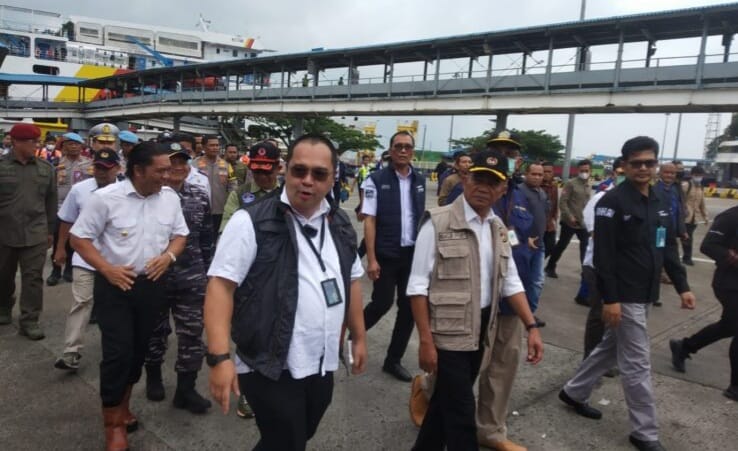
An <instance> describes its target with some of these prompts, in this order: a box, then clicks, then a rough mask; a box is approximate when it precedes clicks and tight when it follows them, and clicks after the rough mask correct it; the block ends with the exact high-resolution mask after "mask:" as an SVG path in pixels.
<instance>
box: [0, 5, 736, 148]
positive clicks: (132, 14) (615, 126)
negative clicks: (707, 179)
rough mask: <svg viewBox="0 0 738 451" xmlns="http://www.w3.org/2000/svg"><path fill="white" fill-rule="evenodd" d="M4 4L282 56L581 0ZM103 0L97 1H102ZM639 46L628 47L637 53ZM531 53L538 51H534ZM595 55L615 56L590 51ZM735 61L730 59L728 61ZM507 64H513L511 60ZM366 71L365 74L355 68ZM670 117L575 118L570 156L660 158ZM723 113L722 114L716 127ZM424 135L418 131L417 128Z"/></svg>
mask: <svg viewBox="0 0 738 451" xmlns="http://www.w3.org/2000/svg"><path fill="white" fill-rule="evenodd" d="M4 3H6V4H10V5H16V6H24V7H28V8H35V9H42V10H47V11H54V12H59V13H62V14H63V15H75V14H76V15H86V16H91V17H101V18H107V19H115V20H121V21H128V22H136V23H141V24H150V25H152V26H154V27H155V26H156V25H161V26H168V27H176V28H183V29H194V28H195V25H196V23H197V21H198V17H199V15H200V14H202V15H203V16H204V17H205V18H206V19H208V20H210V21H211V22H212V28H211V29H212V30H213V31H218V32H223V33H229V34H240V35H243V36H250V37H254V38H256V44H255V46H256V47H259V48H268V49H274V50H277V51H278V52H279V53H289V52H297V51H307V50H310V49H311V48H315V47H324V48H341V47H353V46H362V45H370V44H378V43H391V42H398V41H405V40H415V39H423V38H433V37H440V36H450V35H456V34H464V33H473V32H482V31H494V30H503V29H513V28H520V27H527V26H532V25H543V24H549V23H557V22H567V21H573V20H577V19H578V18H579V13H580V5H581V0H521V1H517V2H511V1H507V0H504V1H503V0H455V1H453V2H449V1H447V0H446V1H437V0H401V1H397V0H373V1H350V0H311V1H290V0H269V1H253V2H246V1H244V0H218V1H215V2H208V1H202V0H199V1H194V0H159V1H156V2H152V1H151V0H126V1H122V2H100V1H99V0H94V1H91V0H65V1H63V2H60V1H57V0H24V1H12V0H11V1H8V0H6V1H5V2H4ZM718 3H725V2H724V1H722V2H721V1H710V0H617V1H614V0H588V1H587V5H586V18H598V17H610V16H618V15H627V14H638V13H644V12H652V11H663V10H669V9H679V8H688V7H695V6H705V5H711V4H718ZM102 5H104V6H103V7H101V6H102ZM698 49H699V42H698V40H697V41H688V42H680V43H668V42H665V43H659V46H658V52H657V55H656V57H663V56H676V55H680V56H683V55H689V54H691V55H696V54H697V52H698ZM644 51H645V50H644V49H635V48H634V49H630V50H626V58H627V57H628V56H629V55H628V54H627V53H629V52H632V57H634V58H642V57H643V53H644ZM710 52H712V53H720V52H721V48H720V46H719V38H717V39H716V40H711V41H710V42H709V45H708V53H710ZM534 56H535V55H534ZM595 58H596V59H597V58H599V60H601V61H602V60H608V59H614V55H612V56H611V55H595ZM734 58H736V57H735V56H734V57H733V58H732V59H734ZM510 64H512V61H511V62H510ZM362 76H363V74H362ZM676 116H677V115H675V114H672V115H671V116H670V117H669V118H668V119H667V118H666V116H665V115H664V114H628V115H604V114H601V115H579V116H577V117H576V128H575V134H574V142H573V148H574V155H579V156H581V155H589V154H592V153H605V154H614V153H618V151H619V148H620V145H621V144H622V142H623V141H624V140H625V139H627V138H628V137H631V136H634V135H638V134H646V135H650V136H653V137H654V138H656V139H657V140H658V141H659V142H661V141H662V140H663V138H664V128H665V124H666V122H667V120H668V126H667V127H666V141H665V144H662V147H663V148H664V149H665V154H666V155H671V154H672V153H673V152H674V142H675V138H676V128H677V127H676V123H677V117H676ZM489 118H490V117H489V116H484V117H482V116H463V117H456V118H455V120H454V127H453V136H454V137H466V136H475V135H478V134H480V133H481V132H482V131H484V130H486V129H488V128H489V127H490V125H491V123H490V122H489ZM361 119H362V120H365V119H366V120H376V121H377V122H378V133H380V134H383V135H384V136H389V135H390V134H391V133H392V132H393V131H394V129H395V127H396V125H397V122H398V120H401V119H412V118H409V117H408V118H386V117H385V118H361ZM418 119H419V120H420V123H421V129H422V127H423V126H425V128H426V129H427V135H426V140H427V142H426V147H429V148H434V149H444V148H445V147H447V146H448V137H449V134H450V131H451V128H450V122H451V121H450V118H449V117H427V116H424V117H420V118H418ZM728 121H729V115H722V116H721V128H724V127H725V126H726V125H727V124H728ZM706 123H707V115H706V114H685V115H684V116H683V120H682V128H681V134H680V139H679V149H678V152H679V156H680V157H683V158H699V157H701V156H702V152H703V144H704V140H705V131H706ZM566 124H567V118H566V116H565V115H536V116H511V117H510V118H509V120H508V126H509V127H514V128H521V129H542V130H546V131H547V132H549V133H553V134H556V135H559V136H560V137H561V140H562V142H563V141H564V139H565V136H566ZM421 134H422V132H421Z"/></svg>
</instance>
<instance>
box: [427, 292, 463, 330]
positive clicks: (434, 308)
mask: <svg viewBox="0 0 738 451" xmlns="http://www.w3.org/2000/svg"><path fill="white" fill-rule="evenodd" d="M428 301H429V302H430V308H431V332H432V333H434V334H441V335H466V334H470V333H471V329H472V318H471V294H470V293H430V296H429V297H428Z"/></svg>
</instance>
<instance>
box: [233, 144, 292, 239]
mask: <svg viewBox="0 0 738 451" xmlns="http://www.w3.org/2000/svg"><path fill="white" fill-rule="evenodd" d="M249 169H250V170H251V173H252V174H253V178H254V180H253V182H246V183H244V184H243V185H240V186H239V187H238V188H237V189H235V190H233V191H231V192H230V194H229V195H228V199H227V200H226V203H225V207H223V221H221V224H220V230H218V233H222V232H223V229H225V225H226V224H227V223H228V220H229V219H231V216H233V213H235V212H236V211H237V210H238V209H239V208H242V207H244V206H245V205H248V204H250V203H251V202H253V201H255V200H256V199H258V198H260V197H262V196H264V195H265V194H268V193H270V192H272V191H274V190H275V189H276V188H278V187H279V183H278V182H277V175H278V174H279V149H278V148H277V146H275V145H274V144H273V143H272V142H271V141H262V142H260V143H257V144H254V145H253V146H251V148H250V149H249Z"/></svg>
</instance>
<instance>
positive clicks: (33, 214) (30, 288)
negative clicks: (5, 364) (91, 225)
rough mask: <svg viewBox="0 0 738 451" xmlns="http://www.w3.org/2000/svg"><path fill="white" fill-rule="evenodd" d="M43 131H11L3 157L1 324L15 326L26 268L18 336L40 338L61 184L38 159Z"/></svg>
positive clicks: (0, 177) (0, 181)
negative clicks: (17, 289) (18, 287)
mask: <svg viewBox="0 0 738 451" xmlns="http://www.w3.org/2000/svg"><path fill="white" fill-rule="evenodd" d="M40 136H41V130H40V129H39V128H38V127H36V126H35V125H33V124H16V125H14V126H13V128H11V129H10V137H11V139H12V148H11V150H10V153H8V154H7V155H5V156H3V157H2V158H0V224H3V233H1V234H0V324H10V323H11V311H12V309H13V304H14V303H15V297H14V292H15V273H16V271H17V269H18V264H20V267H21V299H20V311H21V312H20V320H19V325H20V327H19V332H20V334H21V335H25V336H27V337H28V338H30V339H31V340H41V339H42V338H44V332H43V330H42V329H41V327H40V326H39V325H38V317H39V315H40V314H41V309H42V307H43V279H42V271H43V268H44V260H45V259H46V250H47V249H48V248H49V247H50V246H51V243H52V241H53V231H54V225H55V222H56V207H57V203H56V202H57V194H56V180H55V179H54V177H55V175H54V168H53V167H52V166H51V164H49V163H47V162H46V161H43V160H41V159H38V158H36V157H35V153H36V147H37V145H38V140H39V137H40Z"/></svg>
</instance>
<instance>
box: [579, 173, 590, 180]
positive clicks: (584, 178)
mask: <svg viewBox="0 0 738 451" xmlns="http://www.w3.org/2000/svg"><path fill="white" fill-rule="evenodd" d="M579 178H580V179H582V180H589V172H580V173H579Z"/></svg>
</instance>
